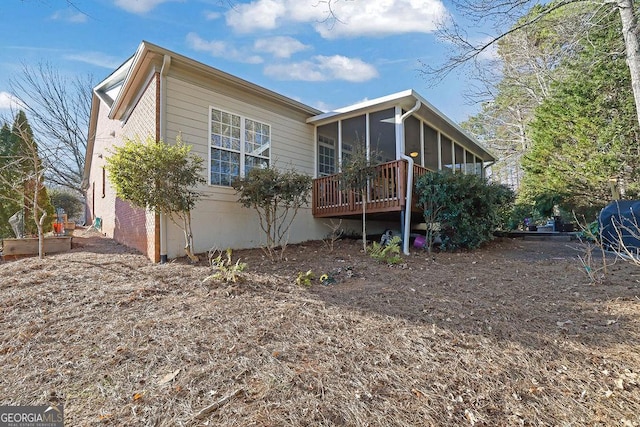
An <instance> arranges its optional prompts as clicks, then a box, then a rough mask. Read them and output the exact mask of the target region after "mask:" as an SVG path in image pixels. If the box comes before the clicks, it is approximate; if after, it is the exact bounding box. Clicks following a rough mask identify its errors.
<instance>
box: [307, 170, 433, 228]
mask: <svg viewBox="0 0 640 427" xmlns="http://www.w3.org/2000/svg"><path fill="white" fill-rule="evenodd" d="M426 172H427V170H426V169H424V168H423V167H421V166H414V176H415V177H418V176H421V175H423V174H425V173H426ZM340 179H341V175H340V174H335V175H330V176H325V177H322V178H317V179H314V180H313V202H312V207H313V215H314V216H315V217H337V216H348V215H356V214H361V213H362V196H361V194H359V193H357V192H354V191H350V190H346V189H344V188H343V187H344V186H343V185H341V182H340ZM406 185H407V162H406V161H404V160H394V161H391V162H387V163H382V164H380V165H378V166H376V170H375V174H374V177H373V178H371V180H370V181H369V185H368V188H367V191H368V197H367V206H366V211H367V213H380V212H399V211H400V210H401V209H402V207H403V206H404V204H405V192H406V190H405V188H406Z"/></svg>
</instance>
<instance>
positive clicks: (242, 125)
mask: <svg viewBox="0 0 640 427" xmlns="http://www.w3.org/2000/svg"><path fill="white" fill-rule="evenodd" d="M210 136H211V138H210V151H211V162H210V176H209V183H210V184H211V185H224V186H230V185H231V183H232V182H233V180H234V179H236V178H238V177H240V176H245V175H246V174H247V173H248V172H249V171H250V170H251V169H253V168H255V167H267V166H269V159H270V153H271V127H270V126H269V125H268V124H265V123H261V122H258V121H256V120H252V119H249V118H246V117H242V116H240V115H237V114H233V113H229V112H226V111H222V110H218V109H216V108H211V127H210Z"/></svg>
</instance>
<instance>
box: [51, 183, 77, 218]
mask: <svg viewBox="0 0 640 427" xmlns="http://www.w3.org/2000/svg"><path fill="white" fill-rule="evenodd" d="M49 199H51V204H52V205H53V207H54V208H55V209H58V208H62V209H64V213H66V214H67V219H68V220H69V221H73V220H74V219H80V218H81V217H82V214H83V213H84V204H83V203H82V200H81V199H80V197H79V196H77V195H75V194H74V193H72V192H71V191H69V190H62V189H58V188H53V189H50V190H49Z"/></svg>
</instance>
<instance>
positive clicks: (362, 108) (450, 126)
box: [307, 89, 495, 162]
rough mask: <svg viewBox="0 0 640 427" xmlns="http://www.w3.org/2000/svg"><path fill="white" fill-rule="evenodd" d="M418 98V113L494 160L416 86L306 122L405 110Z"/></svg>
mask: <svg viewBox="0 0 640 427" xmlns="http://www.w3.org/2000/svg"><path fill="white" fill-rule="evenodd" d="M416 101H420V103H421V105H420V108H419V109H418V111H416V112H415V115H416V116H419V117H422V118H423V119H424V120H426V121H427V122H428V123H430V124H431V126H433V127H435V128H436V129H438V130H440V131H441V132H442V133H444V134H445V135H447V136H448V137H450V138H452V139H454V140H455V141H458V142H459V143H461V144H463V145H465V146H467V147H469V148H471V147H473V148H474V151H475V152H476V154H477V155H479V156H480V157H481V158H482V160H483V161H485V162H487V161H488V162H490V161H495V157H494V156H493V155H492V154H491V153H490V152H489V151H487V150H486V149H485V148H484V147H483V146H482V144H481V143H480V142H479V141H478V140H477V139H475V138H474V137H473V136H471V135H469V134H468V133H467V132H466V131H464V130H463V129H462V128H461V127H460V126H459V125H458V124H456V123H454V122H453V121H452V120H451V119H449V118H448V117H447V116H445V115H444V114H443V113H442V112H440V110H438V109H437V108H436V107H434V106H433V105H432V104H431V103H430V102H429V101H427V100H426V99H425V98H424V97H422V96H421V95H420V94H419V93H417V92H416V91H415V90H413V89H409V90H405V91H402V92H397V93H394V94H391V95H387V96H383V97H381V98H376V99H371V100H367V101H363V102H359V103H357V104H353V105H350V106H348V107H344V108H339V109H336V110H333V111H330V112H327V113H322V114H318V115H316V116H314V117H310V118H309V119H307V123H310V124H314V125H322V124H326V123H330V122H335V121H337V120H341V119H346V118H349V117H353V116H358V115H361V114H364V113H366V112H371V111H374V110H376V111H379V110H382V109H385V108H390V107H395V106H400V107H402V109H403V110H405V111H408V110H410V109H411V108H413V106H414V105H415V104H416Z"/></svg>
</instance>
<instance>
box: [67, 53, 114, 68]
mask: <svg viewBox="0 0 640 427" xmlns="http://www.w3.org/2000/svg"><path fill="white" fill-rule="evenodd" d="M64 59H69V60H71V61H78V62H84V63H87V64H91V65H95V66H97V67H102V68H109V69H112V70H113V69H115V68H118V67H119V66H120V65H121V64H122V59H121V58H120V59H118V58H115V57H113V56H109V55H105V54H104V53H100V52H81V53H70V54H66V55H64Z"/></svg>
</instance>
